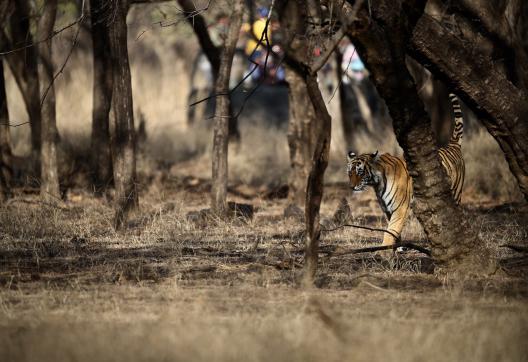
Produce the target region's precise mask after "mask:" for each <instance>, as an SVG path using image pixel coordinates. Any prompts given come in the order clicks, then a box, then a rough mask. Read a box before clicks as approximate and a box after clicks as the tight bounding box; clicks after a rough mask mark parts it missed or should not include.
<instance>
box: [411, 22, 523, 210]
mask: <svg viewBox="0 0 528 362" xmlns="http://www.w3.org/2000/svg"><path fill="white" fill-rule="evenodd" d="M437 44H442V46H441V47H439V46H436V45H437ZM410 51H411V52H412V54H413V55H414V56H415V57H416V59H417V60H418V61H421V62H422V63H423V64H425V65H426V66H427V67H428V68H429V70H430V71H431V72H432V73H433V74H435V75H436V76H437V77H439V78H441V79H443V80H444V81H445V82H446V84H448V85H450V86H451V88H453V89H454V90H455V91H456V93H457V94H458V95H460V96H461V97H462V99H463V100H464V101H465V102H466V104H467V105H468V106H470V107H471V108H472V109H473V111H475V113H476V114H477V115H478V116H479V117H480V118H481V120H483V123H484V125H485V126H486V127H487V129H488V131H489V132H490V134H491V135H492V136H493V137H495V139H496V140H497V142H498V143H499V145H500V146H501V148H502V150H503V152H504V155H505V157H506V160H507V161H508V164H509V167H510V170H511V171H512V173H513V175H514V176H515V178H516V179H517V182H518V184H519V187H520V189H521V191H522V193H523V194H524V197H525V199H526V200H528V143H527V142H526V139H528V122H526V121H525V120H526V119H528V102H527V101H526V100H527V95H526V94H525V93H524V92H523V91H522V90H520V89H518V88H517V87H515V86H514V85H513V84H512V83H511V82H510V81H509V80H508V78H507V76H506V74H505V73H504V71H502V70H501V69H499V68H498V67H497V66H496V64H495V63H494V62H493V61H492V60H491V59H490V58H489V57H488V56H486V55H484V54H482V53H480V52H479V51H478V50H476V49H473V47H472V46H470V45H469V44H466V42H464V41H463V40H461V39H460V37H459V36H458V34H453V33H451V32H450V31H449V30H447V29H445V28H444V27H443V26H442V25H441V24H439V23H438V22H437V21H436V20H433V19H431V18H429V17H428V16H423V17H422V18H421V19H420V20H419V21H418V23H417V25H416V27H415V29H414V32H413V36H412V39H411V48H410Z"/></svg>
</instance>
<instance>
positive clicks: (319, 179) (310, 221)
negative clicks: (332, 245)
mask: <svg viewBox="0 0 528 362" xmlns="http://www.w3.org/2000/svg"><path fill="white" fill-rule="evenodd" d="M306 85H307V90H308V96H309V97H310V102H311V104H312V106H313V107H314V110H315V120H316V122H315V124H314V130H315V142H316V143H315V150H314V153H313V156H312V167H311V170H310V174H309V175H308V185H307V187H306V207H305V219H306V241H305V255H304V277H303V284H304V285H305V286H307V287H309V286H312V285H313V282H314V278H315V272H316V271H317V261H318V255H319V237H320V233H321V229H320V224H319V210H320V208H321V201H322V199H323V189H324V185H323V182H324V173H325V170H326V167H327V166H328V158H329V156H330V140H331V135H332V120H331V118H330V114H328V111H327V109H326V106H325V102H324V100H323V97H322V95H321V91H320V90H319V86H318V84H317V77H316V75H307V77H306Z"/></svg>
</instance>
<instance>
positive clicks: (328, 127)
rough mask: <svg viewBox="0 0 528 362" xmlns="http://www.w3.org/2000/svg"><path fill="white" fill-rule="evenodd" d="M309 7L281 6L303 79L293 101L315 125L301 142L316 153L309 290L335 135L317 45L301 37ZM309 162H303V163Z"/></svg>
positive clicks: (308, 220)
mask: <svg viewBox="0 0 528 362" xmlns="http://www.w3.org/2000/svg"><path fill="white" fill-rule="evenodd" d="M308 6H309V5H308V4H307V3H306V2H304V1H288V2H281V3H279V4H278V13H279V21H280V23H281V28H282V29H283V32H284V38H285V39H284V48H285V52H286V58H285V59H286V63H287V64H288V66H289V68H290V70H291V71H290V77H291V75H292V74H295V75H296V76H297V77H298V78H299V80H296V81H294V82H293V84H294V85H296V84H297V87H294V88H292V87H291V84H290V93H291V95H290V99H293V100H294V105H295V106H297V105H296V104H295V103H298V105H299V106H301V105H300V102H302V101H304V102H306V103H305V104H304V107H305V108H308V109H310V112H308V113H307V112H302V113H301V114H302V115H303V117H307V118H305V119H307V120H309V121H310V123H311V124H310V128H309V134H310V135H309V137H308V136H305V137H304V142H306V141H308V140H311V141H310V143H311V145H307V144H304V142H303V141H301V142H299V143H298V145H299V149H300V150H302V154H306V153H305V152H308V151H309V147H310V148H311V149H312V150H313V152H312V155H311V167H310V171H309V173H308V180H307V183H306V193H305V213H304V217H305V226H306V238H305V252H304V270H303V280H302V283H303V285H304V286H305V287H307V288H309V287H312V286H313V283H314V278H315V273H316V271H317V261H318V254H319V236H320V224H319V210H320V207H321V201H322V198H323V181H324V172H325V170H326V167H327V166H328V158H329V155H330V137H331V134H332V122H331V118H330V115H329V113H328V110H327V109H326V105H325V102H324V99H323V96H322V94H321V90H320V89H319V84H318V82H317V74H316V73H315V71H312V69H311V68H310V65H309V63H310V61H311V57H312V50H313V49H312V45H313V44H312V43H311V42H310V39H308V38H307V37H304V36H300V35H305V34H307V24H308V16H309V11H308ZM293 72H295V73H293ZM303 93H305V94H304V95H303ZM306 95H307V96H308V97H307V98H306ZM294 96H295V97H294ZM301 97H304V98H301ZM296 108H298V107H296ZM300 119H301V120H302V119H303V118H300ZM312 142H313V143H312ZM295 151H296V152H297V150H295ZM306 161H307V160H306V159H303V162H306ZM306 166H307V165H306V164H305V165H303V167H306Z"/></svg>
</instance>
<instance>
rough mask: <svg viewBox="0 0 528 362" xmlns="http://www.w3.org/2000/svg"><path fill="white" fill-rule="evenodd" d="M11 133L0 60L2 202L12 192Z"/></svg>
mask: <svg viewBox="0 0 528 362" xmlns="http://www.w3.org/2000/svg"><path fill="white" fill-rule="evenodd" d="M11 157H12V153H11V134H10V130H9V112H8V109H7V97H6V89H5V78H4V66H3V62H2V61H1V60H0V202H3V201H5V199H6V198H8V197H9V196H10V194H11V187H10V186H11V179H12V164H11Z"/></svg>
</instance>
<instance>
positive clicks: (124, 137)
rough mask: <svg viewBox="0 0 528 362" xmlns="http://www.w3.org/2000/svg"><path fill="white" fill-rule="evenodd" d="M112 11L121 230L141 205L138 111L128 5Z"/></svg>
mask: <svg viewBox="0 0 528 362" xmlns="http://www.w3.org/2000/svg"><path fill="white" fill-rule="evenodd" d="M110 11H111V14H113V17H112V18H111V19H110V20H109V21H110V23H109V28H110V54H111V64H112V75H113V92H112V95H113V96H112V105H113V107H112V109H113V112H114V117H113V121H114V135H113V141H112V160H113V170H114V183H115V218H114V226H115V228H116V229H120V228H122V227H123V226H124V223H125V222H126V221H127V219H128V216H129V213H130V212H131V211H133V210H134V209H136V208H137V207H138V204H139V202H138V193H137V189H136V148H135V146H136V145H135V140H134V138H135V130H134V107H133V104H132V84H131V77H130V65H129V61H128V48H127V24H126V16H127V12H128V1H127V0H116V1H114V2H113V3H112V4H111V9H110Z"/></svg>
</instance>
